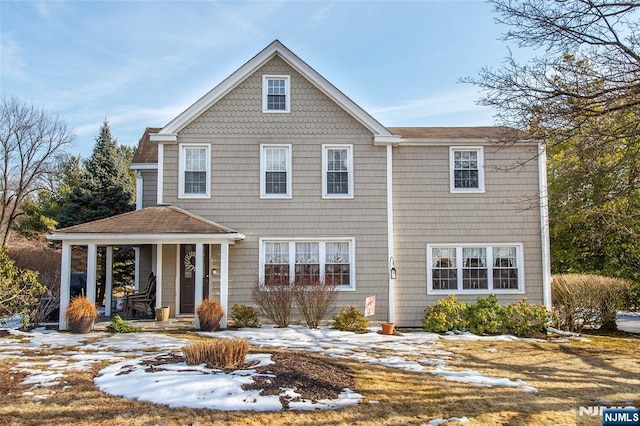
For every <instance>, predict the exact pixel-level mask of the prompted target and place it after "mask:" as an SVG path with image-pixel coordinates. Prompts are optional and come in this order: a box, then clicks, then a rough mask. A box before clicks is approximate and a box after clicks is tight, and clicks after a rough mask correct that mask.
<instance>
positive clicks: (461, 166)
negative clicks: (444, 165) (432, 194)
mask: <svg viewBox="0 0 640 426" xmlns="http://www.w3.org/2000/svg"><path fill="white" fill-rule="evenodd" d="M453 163H454V166H453V168H454V171H453V175H454V177H453V180H454V186H455V187H456V188H479V187H480V170H479V167H478V152H477V151H454V152H453Z"/></svg>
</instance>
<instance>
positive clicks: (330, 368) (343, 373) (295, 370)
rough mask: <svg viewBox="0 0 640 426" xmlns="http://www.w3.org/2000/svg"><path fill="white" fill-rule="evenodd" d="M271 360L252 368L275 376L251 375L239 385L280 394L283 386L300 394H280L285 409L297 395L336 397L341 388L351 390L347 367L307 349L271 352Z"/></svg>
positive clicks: (351, 381) (323, 397)
mask: <svg viewBox="0 0 640 426" xmlns="http://www.w3.org/2000/svg"><path fill="white" fill-rule="evenodd" d="M271 360H272V361H274V362H275V364H271V365H267V366H264V367H259V368H256V371H258V372H259V373H261V374H274V375H275V377H254V378H253V380H254V383H253V384H251V385H244V386H243V388H244V389H245V390H253V389H262V392H261V394H262V395H280V394H281V393H282V390H283V389H295V392H296V393H297V394H299V395H300V396H299V397H297V398H290V397H285V396H280V402H281V403H282V406H283V407H284V408H285V409H287V408H288V407H289V402H291V401H296V400H300V399H308V400H311V401H319V400H323V399H337V398H338V395H340V393H341V392H342V390H343V389H345V388H349V389H351V390H354V388H355V386H356V382H355V379H354V377H353V373H352V372H351V370H349V369H348V368H347V367H344V366H341V365H338V364H334V363H332V362H331V361H329V360H325V359H320V358H316V357H315V356H313V355H310V354H309V353H298V352H279V353H274V354H272V355H271Z"/></svg>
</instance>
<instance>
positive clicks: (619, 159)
mask: <svg viewBox="0 0 640 426" xmlns="http://www.w3.org/2000/svg"><path fill="white" fill-rule="evenodd" d="M490 3H492V4H493V6H494V8H495V12H496V14H497V18H496V21H497V22H499V23H501V24H505V25H507V26H508V28H509V29H508V31H507V32H506V33H505V34H504V40H505V41H508V42H515V44H516V46H517V47H519V48H528V49H531V50H530V51H532V52H533V53H534V54H537V56H534V57H532V58H531V59H528V60H525V61H520V60H518V59H517V58H516V56H514V55H513V54H512V53H511V52H510V53H509V56H508V57H507V58H506V59H505V61H504V63H503V64H502V65H501V66H500V67H498V68H483V69H482V70H481V71H480V74H479V76H478V77H476V78H467V79H465V80H464V81H466V82H470V83H473V84H475V85H477V86H478V87H480V89H481V90H482V92H483V95H482V97H481V99H480V103H481V104H483V105H488V106H492V107H493V108H494V109H495V110H496V111H497V116H496V120H497V124H500V125H506V126H511V127H515V128H518V129H520V130H524V131H527V132H529V133H530V134H531V136H532V137H534V138H539V139H540V140H542V141H544V142H545V143H546V148H547V154H548V158H549V164H548V165H549V210H550V219H551V229H550V233H551V240H552V258H553V259H552V265H553V269H554V272H566V271H581V272H597V273H602V274H606V275H611V276H623V277H626V278H631V279H634V280H636V282H637V281H640V276H639V275H640V274H639V271H638V267H637V265H638V264H639V262H640V249H639V248H638V244H637V241H638V237H639V236H640V214H639V213H638V212H640V190H639V188H638V184H639V183H640V44H639V43H640V31H639V25H640V2H639V1H619V2H615V1H607V0H601V1H594V0H572V1H563V0H520V1H510V0H490ZM527 52H529V51H527Z"/></svg>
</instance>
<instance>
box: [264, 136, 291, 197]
mask: <svg viewBox="0 0 640 426" xmlns="http://www.w3.org/2000/svg"><path fill="white" fill-rule="evenodd" d="M260 149H261V154H260V196H261V197H262V198H291V145H260Z"/></svg>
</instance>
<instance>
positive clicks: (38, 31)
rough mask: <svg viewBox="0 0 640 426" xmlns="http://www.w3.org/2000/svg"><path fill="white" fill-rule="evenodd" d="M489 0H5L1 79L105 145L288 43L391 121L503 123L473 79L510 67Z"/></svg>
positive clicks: (9, 90)
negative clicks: (483, 102) (103, 128)
mask: <svg viewBox="0 0 640 426" xmlns="http://www.w3.org/2000/svg"><path fill="white" fill-rule="evenodd" d="M493 18H494V16H493V13H492V8H491V6H490V5H488V4H486V3H485V2H483V1H480V0H467V1H463V0H460V1H455V0H453V1H452V0H442V1H435V0H434V1H429V0H424V1H407V2H401V1H366V2H365V1H336V2H332V1H275V0H273V1H253V2H249V1H234V2H222V1H62V0H49V1H13V0H3V1H2V2H0V31H1V33H0V55H1V59H0V65H1V68H0V88H1V92H2V94H3V95H8V96H17V97H19V98H22V99H25V100H27V101H29V102H31V103H34V104H36V105H38V106H42V107H44V108H46V109H47V110H49V111H52V112H55V113H57V114H59V116H60V118H62V119H63V120H65V121H66V122H67V123H68V125H69V127H70V128H71V129H72V130H73V133H74V134H75V135H76V141H75V146H74V147H73V148H72V149H71V153H74V154H80V155H82V156H83V157H87V156H88V155H90V153H91V148H92V147H93V144H94V141H95V136H96V134H97V133H98V130H99V127H100V123H101V122H102V120H104V119H105V118H106V119H107V120H108V121H109V123H110V126H111V132H112V134H113V135H114V136H115V137H116V138H117V139H118V141H119V142H120V143H124V144H135V143H137V141H138V139H139V138H140V136H141V135H142V132H143V131H144V129H145V127H147V126H150V127H162V126H163V125H165V124H166V123H168V122H169V121H170V120H171V119H172V118H173V117H175V116H176V115H178V114H179V113H180V112H182V111H183V110H184V109H186V108H187V107H188V106H189V105H190V104H191V103H193V102H195V101H196V100H197V99H198V98H200V97H201V96H202V95H203V94H205V93H206V92H208V91H209V90H210V89H212V88H213V87H214V86H215V85H217V84H218V83H219V82H221V81H222V80H223V79H224V78H225V77H227V76H228V75H229V74H231V73H232V72H233V71H235V70H236V69H237V68H239V67H240V66H241V65H242V64H243V63H245V62H246V61H248V60H249V59H251V57H253V56H254V55H255V54H256V53H258V52H259V51H260V50H262V49H263V48H264V47H265V46H267V45H268V44H269V43H270V42H272V41H273V40H274V39H279V40H280V41H281V42H282V43H284V44H285V45H286V46H287V47H288V48H289V49H291V50H292V51H293V52H294V53H295V54H297V55H298V56H300V57H301V58H302V59H303V60H304V61H305V62H307V63H308V64H309V65H310V66H311V67H313V68H314V69H315V70H316V71H318V72H319V73H320V74H322V75H323V76H324V77H325V78H327V79H328V80H329V81H330V82H332V83H333V84H334V85H335V86H336V87H337V88H338V89H340V90H341V91H342V92H344V93H345V94H346V95H347V96H349V97H350V98H351V99H352V100H354V101H355V102H356V103H357V104H359V105H360V106H361V107H363V108H364V109H365V110H366V111H368V112H369V113H370V114H372V115H373V116H374V117H375V118H376V119H378V121H380V122H381V123H382V124H384V125H386V126H475V125H492V124H493V113H494V112H493V111H492V110H491V109H489V108H485V107H480V106H477V105H476V104H475V101H476V100H477V99H478V93H477V89H476V88H475V87H474V86H471V85H467V84H462V83H459V82H458V80H459V79H460V78H461V77H466V76H473V75H477V73H478V71H479V69H480V68H481V67H482V66H498V65H499V64H500V62H501V61H502V59H503V58H504V57H505V56H506V54H507V45H506V44H505V43H504V42H501V41H499V40H498V38H499V36H500V35H501V33H503V32H504V30H505V28H504V27H500V26H498V25H497V24H495V23H494V21H493Z"/></svg>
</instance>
